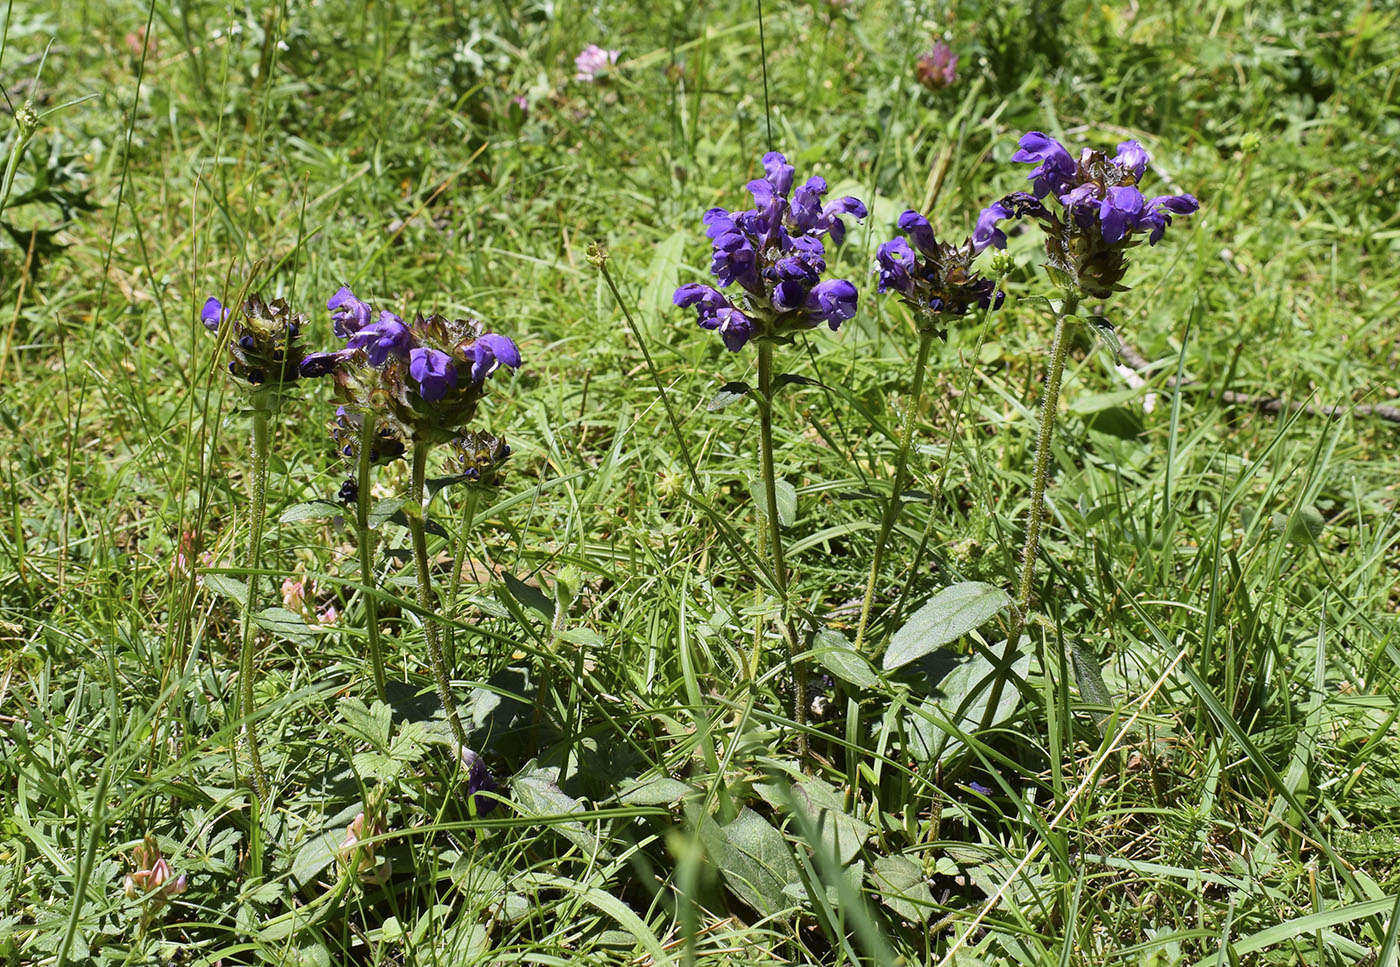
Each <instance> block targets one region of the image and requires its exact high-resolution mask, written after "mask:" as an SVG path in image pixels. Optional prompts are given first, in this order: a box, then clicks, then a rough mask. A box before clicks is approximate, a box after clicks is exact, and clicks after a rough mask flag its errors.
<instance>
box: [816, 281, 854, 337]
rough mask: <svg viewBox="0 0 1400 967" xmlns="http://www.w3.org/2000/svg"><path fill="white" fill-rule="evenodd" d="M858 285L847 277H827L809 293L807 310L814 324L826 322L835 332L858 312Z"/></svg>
mask: <svg viewBox="0 0 1400 967" xmlns="http://www.w3.org/2000/svg"><path fill="white" fill-rule="evenodd" d="M856 299H857V295H856V287H855V286H854V285H852V284H851V283H849V282H847V281H846V280H845V279H827V280H826V281H825V282H821V283H818V284H817V285H816V286H815V287H814V288H813V289H812V291H811V292H809V293H807V303H806V305H807V312H808V315H809V317H810V318H811V319H812V324H813V325H819V324H821V323H823V322H824V323H826V324H827V325H828V326H830V327H831V331H832V332H835V331H836V330H837V329H838V328H840V326H841V323H843V322H845V321H846V320H847V319H850V318H851V317H852V316H854V315H855V314H856Z"/></svg>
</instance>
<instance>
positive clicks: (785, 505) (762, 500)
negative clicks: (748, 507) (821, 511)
mask: <svg viewBox="0 0 1400 967" xmlns="http://www.w3.org/2000/svg"><path fill="white" fill-rule="evenodd" d="M749 491H750V493H752V494H753V502H754V503H755V504H757V505H758V509H759V512H760V513H762V514H763V515H764V516H765V517H766V516H768V495H767V494H766V493H764V489H763V481H762V480H755V481H753V483H751V484H749ZM773 492H774V494H775V495H776V496H777V498H778V523H779V525H781V526H783V527H791V526H792V524H793V521H795V520H797V491H796V490H794V489H793V486H792V484H790V483H788V482H787V481H786V480H775V481H773Z"/></svg>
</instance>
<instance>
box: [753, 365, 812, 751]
mask: <svg viewBox="0 0 1400 967" xmlns="http://www.w3.org/2000/svg"><path fill="white" fill-rule="evenodd" d="M758 459H759V465H760V470H761V472H762V474H763V495H764V499H765V500H766V502H767V506H766V507H765V508H763V515H764V516H765V517H767V518H768V553H769V554H770V555H771V557H772V561H773V577H774V582H773V583H774V584H775V586H776V587H777V591H778V605H779V607H780V608H781V609H782V617H781V625H782V629H783V635H784V637H785V638H786V639H787V645H788V664H789V666H790V669H791V672H792V711H793V714H792V717H793V721H794V722H796V723H797V754H798V757H799V758H801V759H804V760H805V759H806V758H807V689H806V679H805V669H804V667H803V665H804V663H803V661H802V659H801V654H802V647H801V644H800V642H799V640H798V637H797V632H796V629H795V628H793V626H792V621H791V619H790V618H789V617H788V583H787V565H786V564H785V563H784V561H783V527H782V524H781V523H780V522H779V520H778V478H777V473H776V472H775V471H774V469H773V344H772V343H771V342H769V341H767V340H766V339H765V340H759V342H758Z"/></svg>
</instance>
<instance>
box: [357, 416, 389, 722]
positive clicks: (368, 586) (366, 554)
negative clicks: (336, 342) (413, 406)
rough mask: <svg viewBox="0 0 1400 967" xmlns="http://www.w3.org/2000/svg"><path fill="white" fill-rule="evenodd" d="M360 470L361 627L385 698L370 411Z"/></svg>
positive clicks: (377, 689) (363, 423) (365, 423)
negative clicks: (372, 522) (371, 495)
mask: <svg viewBox="0 0 1400 967" xmlns="http://www.w3.org/2000/svg"><path fill="white" fill-rule="evenodd" d="M360 421H361V426H360V474H359V480H358V481H356V487H355V523H356V525H357V526H358V528H359V536H360V540H359V544H360V583H361V584H363V585H364V586H365V590H364V595H365V630H366V631H367V632H368V633H369V661H370V666H371V667H372V668H373V669H374V692H375V694H376V695H378V696H379V700H380V701H381V702H383V701H387V698H386V697H385V685H386V682H387V679H386V677H385V675H384V646H383V645H382V644H381V643H380V640H379V602H378V601H377V600H376V599H375V597H374V589H375V581H374V543H373V541H374V535H373V533H371V531H370V529H369V492H370V477H371V475H372V474H373V473H374V439H375V428H376V425H375V419H374V415H373V414H371V413H365V414H363V415H362V416H361V417H360Z"/></svg>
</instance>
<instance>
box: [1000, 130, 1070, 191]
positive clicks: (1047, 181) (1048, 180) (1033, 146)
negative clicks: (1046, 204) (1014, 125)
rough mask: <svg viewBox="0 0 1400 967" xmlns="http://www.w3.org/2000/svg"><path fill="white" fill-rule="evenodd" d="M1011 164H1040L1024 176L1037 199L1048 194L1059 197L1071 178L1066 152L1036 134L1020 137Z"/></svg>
mask: <svg viewBox="0 0 1400 967" xmlns="http://www.w3.org/2000/svg"><path fill="white" fill-rule="evenodd" d="M1011 160H1012V161H1039V162H1040V165H1039V167H1037V168H1036V169H1035V170H1034V171H1032V172H1031V173H1030V175H1029V176H1028V178H1029V180H1030V182H1031V189H1032V191H1034V192H1035V197H1037V198H1044V197H1045V196H1046V195H1047V194H1049V193H1051V192H1054V193H1055V194H1056V195H1059V194H1060V192H1061V190H1062V188H1063V187H1064V185H1065V184H1067V183H1068V182H1069V180H1070V179H1071V178H1073V177H1074V168H1075V166H1074V158H1073V157H1071V156H1070V153H1069V149H1068V148H1066V147H1065V146H1064V145H1062V144H1060V142H1058V141H1056V140H1055V139H1054V138H1052V137H1050V136H1049V135H1047V134H1043V133H1041V132H1040V131H1031V132H1029V133H1028V134H1026V135H1025V136H1024V137H1022V138H1021V141H1020V150H1019V151H1017V152H1016V153H1015V154H1013V155H1012V156H1011Z"/></svg>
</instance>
